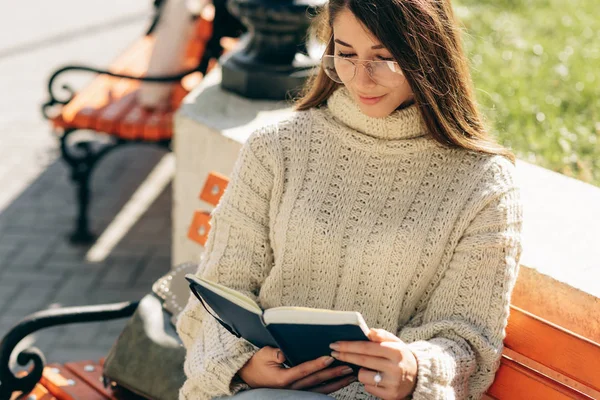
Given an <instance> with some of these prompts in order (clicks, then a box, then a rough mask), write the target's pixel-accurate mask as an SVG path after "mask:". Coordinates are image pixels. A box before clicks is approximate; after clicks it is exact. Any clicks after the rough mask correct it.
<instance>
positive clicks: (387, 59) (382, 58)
mask: <svg viewBox="0 0 600 400" xmlns="http://www.w3.org/2000/svg"><path fill="white" fill-rule="evenodd" d="M377 58H379V59H380V60H382V61H394V59H393V58H392V57H381V56H377Z"/></svg>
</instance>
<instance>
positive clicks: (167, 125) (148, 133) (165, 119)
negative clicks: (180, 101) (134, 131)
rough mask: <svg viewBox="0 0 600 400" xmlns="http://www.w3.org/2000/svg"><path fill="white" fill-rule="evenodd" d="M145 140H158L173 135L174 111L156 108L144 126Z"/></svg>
mask: <svg viewBox="0 0 600 400" xmlns="http://www.w3.org/2000/svg"><path fill="white" fill-rule="evenodd" d="M143 136H144V140H147V141H158V140H166V139H170V138H171V137H172V136H173V111H164V110H154V111H152V114H151V115H150V117H149V118H148V119H147V120H146V125H145V126H144V135H143Z"/></svg>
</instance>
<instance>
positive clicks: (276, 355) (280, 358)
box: [273, 349, 285, 364]
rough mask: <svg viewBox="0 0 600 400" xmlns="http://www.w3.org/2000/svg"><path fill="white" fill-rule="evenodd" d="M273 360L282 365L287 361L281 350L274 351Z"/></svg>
mask: <svg viewBox="0 0 600 400" xmlns="http://www.w3.org/2000/svg"><path fill="white" fill-rule="evenodd" d="M273 358H274V359H275V362H277V363H280V364H281V363H282V362H284V361H285V356H284V355H283V352H282V351H281V350H279V349H273Z"/></svg>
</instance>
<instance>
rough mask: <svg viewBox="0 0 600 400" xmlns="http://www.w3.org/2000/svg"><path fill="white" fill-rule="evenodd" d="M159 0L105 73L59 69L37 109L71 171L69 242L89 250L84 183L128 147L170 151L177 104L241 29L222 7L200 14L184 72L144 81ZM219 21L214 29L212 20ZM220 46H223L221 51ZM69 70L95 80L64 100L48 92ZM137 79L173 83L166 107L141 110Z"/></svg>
mask: <svg viewBox="0 0 600 400" xmlns="http://www.w3.org/2000/svg"><path fill="white" fill-rule="evenodd" d="M162 2H164V0H162V1H161V0H158V1H157V2H156V3H157V4H158V5H157V11H156V13H157V16H156V17H155V23H153V24H152V27H151V28H150V29H149V30H148V32H147V33H146V34H145V35H144V36H143V37H142V38H140V39H139V40H137V41H135V42H134V43H133V44H132V45H131V46H130V47H129V48H128V49H127V50H125V51H124V52H123V54H121V55H120V56H118V57H117V58H116V59H115V60H114V62H113V63H111V65H110V66H109V67H108V69H107V70H100V69H97V68H91V67H85V66H67V67H64V68H60V69H59V70H57V71H56V72H55V73H54V74H53V75H52V76H51V78H50V80H49V83H48V92H49V97H50V99H49V100H48V101H47V102H46V103H45V104H44V105H43V106H42V113H43V114H44V116H45V117H46V118H48V119H49V120H50V121H51V123H52V127H53V130H54V131H55V132H56V134H57V136H58V137H59V139H60V149H61V154H62V158H63V159H64V161H65V162H66V163H67V164H68V165H69V167H70V169H71V179H72V180H73V182H74V183H75V185H76V189H77V199H78V215H77V219H76V224H75V230H74V232H73V234H72V235H71V236H70V239H71V242H73V243H81V244H88V243H91V242H92V241H93V240H94V238H95V237H94V235H93V234H92V233H91V231H90V229H89V223H88V209H89V205H90V188H89V185H90V182H89V181H90V177H91V173H92V171H93V169H94V167H95V166H96V165H97V163H98V162H99V161H100V159H102V158H103V157H104V156H105V155H106V154H108V153H109V152H110V151H112V150H114V149H116V148H118V147H120V146H122V145H125V144H133V143H149V144H153V145H157V146H159V147H161V148H163V149H165V150H170V143H171V139H172V136H173V113H174V111H175V110H176V109H177V108H178V106H179V104H180V103H181V101H182V99H183V98H184V97H185V95H186V94H187V93H188V92H189V90H190V89H191V88H193V87H195V86H196V85H197V84H198V83H199V81H200V80H201V79H202V77H203V76H204V75H205V74H206V73H207V72H208V71H209V70H210V69H211V68H212V67H213V66H214V65H215V64H216V62H217V58H218V57H219V56H221V54H222V53H223V51H224V50H227V49H229V48H231V47H232V46H233V45H234V44H235V42H236V41H235V40H232V38H229V39H230V40H227V35H235V33H237V30H238V29H239V27H240V26H241V25H239V24H238V25H236V24H232V23H231V22H230V20H229V19H227V18H223V17H222V16H221V15H220V14H224V13H225V14H227V13H228V12H227V10H226V9H225V5H224V2H223V1H218V2H217V1H216V2H215V6H214V7H213V6H212V5H210V6H207V7H205V8H204V11H203V12H202V14H201V15H200V16H198V17H197V19H196V22H195V29H194V34H193V35H192V36H191V39H190V40H189V41H188V43H187V45H186V56H185V63H184V66H183V68H184V72H182V73H180V74H176V75H173V76H146V71H147V69H148V62H149V60H150V56H151V54H152V50H153V46H154V42H155V38H154V35H153V32H154V27H155V25H156V21H158V23H160V18H159V17H160V10H161V9H162V8H161V7H160V3H162ZM215 19H217V20H219V19H220V20H222V21H221V24H220V25H219V26H214V24H213V22H214V21H215ZM223 46H225V47H223ZM70 71H88V72H93V73H97V74H98V75H97V76H96V77H95V78H94V79H93V80H92V81H91V82H90V83H89V84H88V85H87V86H86V87H85V88H83V89H82V90H81V91H79V92H77V93H75V91H74V90H72V89H71V88H69V87H68V86H64V87H63V89H64V90H66V92H67V93H69V94H70V96H68V98H67V99H63V100H60V99H58V98H57V96H56V94H55V92H54V89H55V86H56V82H57V81H58V78H59V77H61V78H62V76H63V74H64V73H66V72H70ZM142 81H148V82H162V83H164V84H168V85H172V86H173V88H172V91H171V94H170V98H169V101H168V103H167V104H166V105H165V106H164V107H157V108H155V109H147V108H145V107H143V106H142V105H141V104H140V103H139V102H138V101H137V94H138V91H139V89H140V83H141V82H142ZM82 130H86V131H95V132H97V133H100V134H101V135H96V136H101V137H94V138H92V139H90V138H89V135H84V136H82V135H79V134H78V133H77V132H79V131H82Z"/></svg>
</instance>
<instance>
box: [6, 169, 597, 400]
mask: <svg viewBox="0 0 600 400" xmlns="http://www.w3.org/2000/svg"><path fill="white" fill-rule="evenodd" d="M227 184H228V178H227V177H226V176H224V175H221V174H218V173H211V174H209V176H208V178H207V180H206V182H205V184H204V187H203V189H202V191H201V193H200V196H199V198H200V199H201V200H202V201H204V202H206V204H208V205H209V206H213V207H214V206H216V205H217V203H218V202H219V199H220V198H221V196H222V194H223V193H224V191H225V188H226V187H227ZM209 222H210V211H209V210H208V209H202V208H201V209H198V210H197V211H196V212H195V213H194V215H193V216H192V219H191V224H190V227H189V231H188V238H189V239H190V240H193V241H194V242H196V243H198V244H199V245H202V246H204V245H205V243H206V240H207V238H208V234H209V232H210V224H209ZM113 307H114V308H115V310H113V312H118V310H117V309H118V308H119V307H115V306H113ZM124 307H126V305H125V304H123V305H121V308H124ZM130 307H131V305H130ZM132 312H133V311H130V313H132ZM125 314H127V313H125ZM125 314H124V315H123V316H126V315H125ZM115 315H116V314H115ZM506 333H507V335H506V338H505V340H504V345H505V348H504V351H503V354H502V358H501V365H500V368H499V370H498V372H497V374H496V378H495V380H494V383H493V384H492V386H491V387H490V389H489V390H488V391H487V393H486V394H485V395H484V398H485V399H498V400H504V399H507V400H508V399H510V400H521V399H523V400H537V399H539V400H542V399H543V400H562V399H588V400H589V399H600V344H598V343H595V342H592V341H591V340H588V339H586V338H584V337H581V336H579V335H577V334H575V333H573V332H570V331H568V330H566V329H563V328H561V327H560V326H556V325H554V324H552V323H550V322H548V321H545V320H543V319H541V318H539V317H537V316H535V315H533V314H531V313H529V312H527V311H526V310H523V309H521V308H518V307H515V306H513V305H511V307H510V316H509V320H508V326H507V329H506ZM22 335H25V333H23V334H22ZM3 343H4V342H3ZM6 351H7V349H5V348H4V347H0V380H4V381H8V380H10V377H6V376H2V372H3V368H4V366H3V364H2V363H4V362H5V360H7V357H8V355H7V354H6V353H4V352H6ZM101 377H102V361H99V362H96V361H74V362H70V363H66V364H64V365H49V366H46V367H45V368H44V369H43V373H42V378H41V379H40V381H39V383H37V384H36V386H35V388H34V390H33V392H31V393H32V394H35V395H36V399H45V400H54V399H57V400H62V399H83V398H85V399H113V400H125V399H132V398H135V396H134V395H133V394H131V393H126V392H123V391H122V389H118V388H117V387H115V386H113V385H110V384H108V385H107V386H106V387H105V386H104V385H103V384H102V382H101V381H102V378H101ZM3 395H5V393H4V392H3V391H2V386H1V385H0V400H4V397H2V396H3ZM13 396H16V395H15V394H13ZM132 396H133V397H132ZM6 398H8V397H6Z"/></svg>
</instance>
